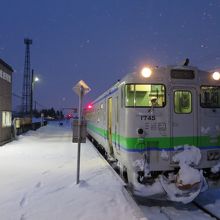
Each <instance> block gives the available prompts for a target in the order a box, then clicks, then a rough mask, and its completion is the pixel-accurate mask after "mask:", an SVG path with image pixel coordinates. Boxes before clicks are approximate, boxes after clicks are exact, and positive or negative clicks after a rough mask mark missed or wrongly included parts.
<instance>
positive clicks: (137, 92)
mask: <svg viewBox="0 0 220 220" xmlns="http://www.w3.org/2000/svg"><path fill="white" fill-rule="evenodd" d="M85 115H86V120H87V132H88V135H89V137H90V138H91V139H92V140H93V141H95V142H96V143H98V145H99V146H100V147H102V148H103V149H104V151H105V152H106V154H107V155H108V157H109V158H112V160H114V161H116V162H117V164H118V166H119V167H120V172H121V174H122V175H123V176H124V178H125V179H126V181H127V182H128V186H129V187H130V188H131V190H132V191H133V193H134V194H136V195H139V196H143V197H157V198H166V199H169V200H172V201H181V202H183V203H188V202H190V201H192V200H193V199H194V198H195V197H196V196H197V195H198V194H199V193H200V192H201V191H204V190H205V189H207V187H208V186H212V187H213V186H218V185H219V178H220V74H219V72H214V73H212V72H207V71H202V70H200V69H198V68H196V67H192V66H188V65H181V66H167V67H156V68H144V69H143V70H142V71H141V72H140V73H139V72H133V73H130V74H127V75H126V76H124V78H122V79H121V80H120V81H118V82H117V83H116V84H115V85H113V86H112V87H111V88H110V89H108V90H107V91H105V92H104V93H103V94H102V95H100V96H99V97H98V98H97V99H96V100H94V101H93V102H91V103H90V104H89V105H88V106H87V107H86V112H85Z"/></svg>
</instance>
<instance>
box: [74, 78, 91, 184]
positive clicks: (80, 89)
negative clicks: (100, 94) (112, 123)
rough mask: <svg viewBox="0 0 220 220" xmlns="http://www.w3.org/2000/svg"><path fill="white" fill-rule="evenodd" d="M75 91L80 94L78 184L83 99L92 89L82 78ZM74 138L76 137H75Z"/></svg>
mask: <svg viewBox="0 0 220 220" xmlns="http://www.w3.org/2000/svg"><path fill="white" fill-rule="evenodd" d="M73 91H74V92H75V93H76V94H77V95H78V96H79V110H78V114H79V115H78V116H79V118H78V152H77V174H76V184H78V183H79V173H80V147H81V146H80V144H81V141H82V137H81V136H82V125H83V123H82V99H83V96H84V95H85V94H87V93H88V92H90V91H91V89H90V88H89V86H88V85H87V84H86V83H85V82H84V81H83V80H80V81H79V82H78V83H77V84H76V85H75V86H73ZM73 140H74V137H73Z"/></svg>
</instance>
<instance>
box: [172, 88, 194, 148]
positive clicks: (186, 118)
mask: <svg viewBox="0 0 220 220" xmlns="http://www.w3.org/2000/svg"><path fill="white" fill-rule="evenodd" d="M197 99H198V96H197V94H196V90H195V89H194V88H182V87H181V88H178V87H175V88H173V89H172V99H171V100H172V101H171V146H172V147H175V146H183V145H185V144H188V145H194V146H197V136H198V132H197V131H198V128H197V127H198V126H197V124H198V121H197V115H198V114H197V111H198V110H197V102H198V100H197Z"/></svg>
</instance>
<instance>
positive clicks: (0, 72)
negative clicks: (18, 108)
mask: <svg viewBox="0 0 220 220" xmlns="http://www.w3.org/2000/svg"><path fill="white" fill-rule="evenodd" d="M0 78H2V79H4V80H6V81H7V82H9V83H11V76H10V75H9V74H8V73H6V72H4V71H3V70H0Z"/></svg>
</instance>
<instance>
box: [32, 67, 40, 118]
mask: <svg viewBox="0 0 220 220" xmlns="http://www.w3.org/2000/svg"><path fill="white" fill-rule="evenodd" d="M39 80H40V79H39V78H38V77H37V76H34V70H33V69H32V72H31V103H30V105H31V106H30V116H31V120H32V117H33V90H34V84H35V83H36V82H38V81H39Z"/></svg>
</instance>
